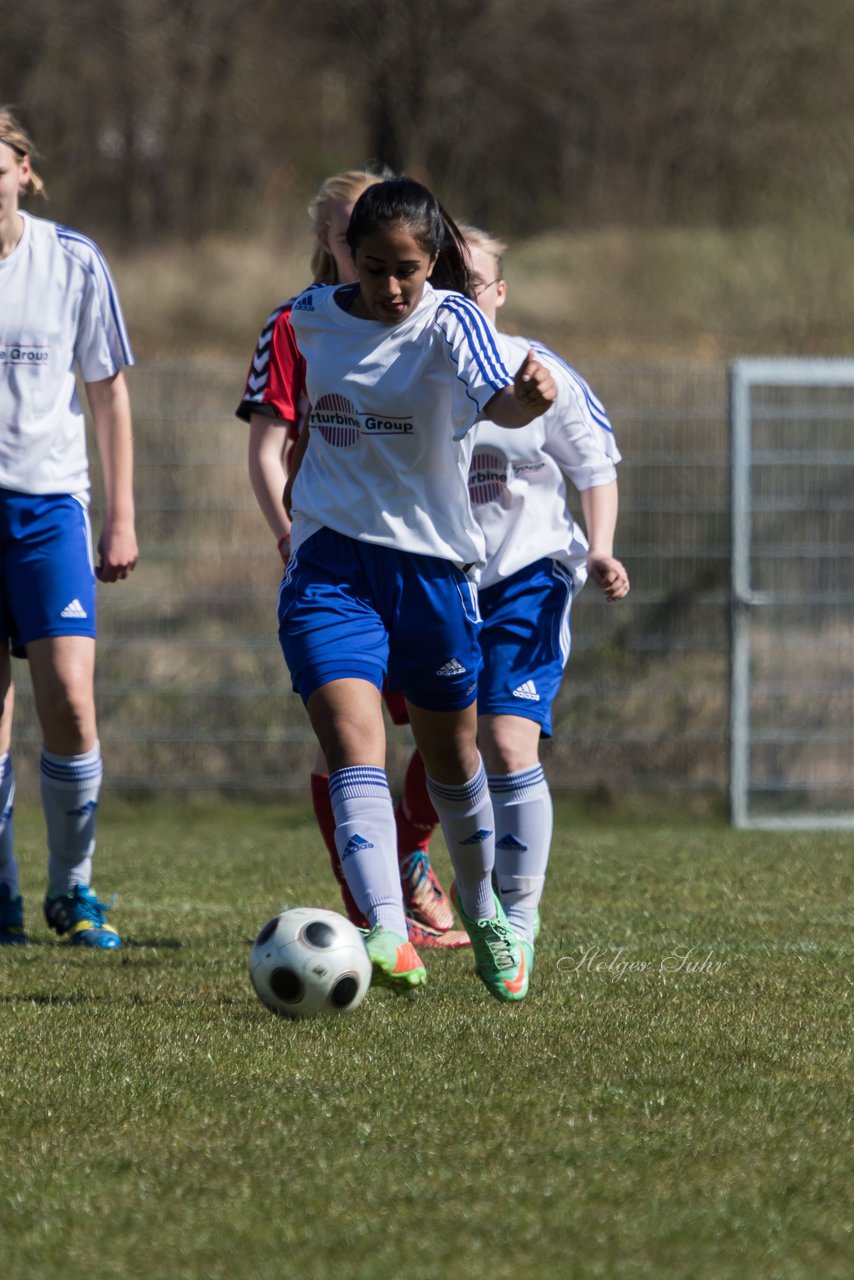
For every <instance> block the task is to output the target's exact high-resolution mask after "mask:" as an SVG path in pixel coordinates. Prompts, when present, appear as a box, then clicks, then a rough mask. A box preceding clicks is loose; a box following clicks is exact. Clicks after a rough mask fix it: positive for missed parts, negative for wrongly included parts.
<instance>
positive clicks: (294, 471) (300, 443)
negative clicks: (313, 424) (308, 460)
mask: <svg viewBox="0 0 854 1280" xmlns="http://www.w3.org/2000/svg"><path fill="white" fill-rule="evenodd" d="M308 441H309V435H308V427H304V428H303V429H302V431H301V432H300V433H299V437H298V439H297V442H296V444H295V445H294V452H293V457H292V458H291V470H290V474H289V475H288V482H287V484H286V485H285V492H284V498H283V501H284V504H285V511H286V512H287V514H288V518H289V519H290V518H291V510H292V503H291V497H292V494H293V490H294V483H295V481H296V478H297V476H298V475H299V469H300V467H301V466H302V460H303V458H304V457H305V451H306V449H307V448H308Z"/></svg>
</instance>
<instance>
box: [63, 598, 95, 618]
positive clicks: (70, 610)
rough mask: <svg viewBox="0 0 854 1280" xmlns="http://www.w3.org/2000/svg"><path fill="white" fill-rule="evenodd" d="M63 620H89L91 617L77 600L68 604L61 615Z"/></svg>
mask: <svg viewBox="0 0 854 1280" xmlns="http://www.w3.org/2000/svg"><path fill="white" fill-rule="evenodd" d="M59 616H60V617H61V618H88V617H89V615H88V613H87V612H86V610H85V609H84V608H83V605H82V604H81V603H80V601H79V600H77V599H76V598H75V599H74V600H72V601H71V603H70V604H67V605H66V606H65V608H64V609H63V611H62V613H61V614H60V615H59Z"/></svg>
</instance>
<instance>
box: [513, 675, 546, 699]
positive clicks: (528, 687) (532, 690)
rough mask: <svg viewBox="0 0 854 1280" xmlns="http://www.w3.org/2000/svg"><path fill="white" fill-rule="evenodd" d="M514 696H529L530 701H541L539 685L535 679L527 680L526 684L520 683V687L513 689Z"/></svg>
mask: <svg viewBox="0 0 854 1280" xmlns="http://www.w3.org/2000/svg"><path fill="white" fill-rule="evenodd" d="M513 697H514V698H527V699H528V701H529V702H539V700H540V695H539V694H538V693H537V686H536V685H535V684H534V682H533V680H526V681H525V683H524V684H520V685H519V688H518V689H514V690H513Z"/></svg>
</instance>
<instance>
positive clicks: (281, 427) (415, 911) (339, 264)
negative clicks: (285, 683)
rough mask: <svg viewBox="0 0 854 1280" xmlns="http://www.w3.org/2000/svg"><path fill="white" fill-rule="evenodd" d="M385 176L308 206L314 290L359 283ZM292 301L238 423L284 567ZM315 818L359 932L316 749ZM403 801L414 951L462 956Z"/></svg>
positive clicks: (324, 191)
mask: <svg viewBox="0 0 854 1280" xmlns="http://www.w3.org/2000/svg"><path fill="white" fill-rule="evenodd" d="M389 176H391V175H390V174H384V175H380V174H375V173H370V172H368V171H366V170H364V169H348V170H345V171H344V172H343V173H337V174H333V175H332V177H330V178H327V179H326V181H325V182H324V183H323V185H322V186H321V188H320V190H319V191H318V193H317V195H316V196H315V198H314V200H312V202H311V205H310V207H309V213H310V215H311V219H312V224H313V227H314V232H315V237H316V242H315V248H314V253H313V254H312V259H311V270H312V276H313V279H314V283H315V284H346V283H352V282H353V281H354V280H355V279H356V271H355V267H354V266H353V256H352V254H351V253H350V246H349V245H348V244H347V227H348V225H349V222H350V214H351V213H352V212H353V206H354V204H355V203H356V200H357V199H358V198H359V196H360V195H361V194H362V192H363V191H366V190H367V189H368V187H370V186H373V185H374V183H377V182H382V181H383V179H384V178H385V177H389ZM293 302H294V299H291V300H290V301H289V302H285V303H282V305H281V306H279V307H277V308H276V309H275V311H273V313H272V314H271V315H270V316H269V317H268V319H267V322H266V324H265V325H264V328H263V329H262V331H261V334H260V337H259V339H258V343H257V345H256V348H255V352H254V354H253V357H252V363H251V364H250V366H249V371H248V374H247V378H246V385H245V387H244V391H243V398H242V400H241V402H240V405H239V406H238V409H237V416H238V417H239V418H241V419H242V420H243V421H244V422H248V423H249V447H248V461H249V477H250V480H251V483H252V488H253V490H254V492H255V496H256V498H257V500H258V505H259V507H260V509H261V511H262V512H263V514H264V517H265V519H266V521H267V524H268V525H269V527H270V529H271V530H272V532H273V535H274V537H275V539H276V542H277V544H278V547H279V551H280V553H281V556H282V559H283V561H284V562H285V564H287V561H288V554H289V549H290V524H291V522H290V520H289V518H288V515H287V512H286V511H285V508H284V505H283V503H282V491H283V489H284V486H285V482H286V480H287V476H288V471H289V469H290V460H291V455H292V452H293V449H294V445H295V442H296V439H297V437H298V436H299V432H300V429H301V428H302V426H303V425H304V423H305V417H306V414H307V411H308V399H307V396H306V393H305V366H304V361H303V359H302V357H301V356H300V353H299V351H298V350H297V348H296V343H295V340H294V334H293V329H292V327H291V319H290V316H291V307H292V305H293ZM383 699H384V701H385V704H386V708H387V710H388V713H389V715H390V717H391V720H392V722H393V723H394V724H396V725H401V724H408V723H409V717H408V716H407V713H406V703H405V700H404V697H403V694H402V693H400V692H399V691H395V692H391V691H390V690H389V689H388V688H387V687H386V688H384V689H383ZM310 788H311V801H312V807H313V809H314V816H315V818H316V820H317V825H318V827H319V829H320V833H321V835H322V836H323V840H324V843H325V845H326V848H327V850H328V852H329V857H330V861H331V864H332V870H333V873H334V875H335V878H336V880H337V881H338V885H339V888H340V890H341V894H342V897H343V899H344V908H345V910H346V912H347V915H348V916H349V918H350V920H352V921H353V923H354V924H356V925H358V926H360V927H365V926H367V923H368V922H367V920H366V919H365V917H364V915H363V914H362V912H361V911H360V910H359V907H358V906H357V904H356V902H355V901H354V899H353V895H352V894H351V893H350V890H349V888H348V887H347V881H346V879H345V878H344V873H343V871H342V870H341V862H340V859H339V856H338V849H337V847H336V844H335V817H334V814H333V812H332V803H331V801H330V798H329V769H328V766H327V764H326V761H325V760H324V758H323V753H322V751H320V749H319V748H318V751H317V755H316V758H315V761H314V767H313V769H312V772H311V777H310ZM405 799H406V797H405V796H404V797H403V798H402V800H401V802H400V803H399V804H398V807H397V809H396V810H395V821H396V824H397V830H398V854H399V858H400V877H401V884H402V887H403V900H404V906H405V908H406V918H407V929H408V933H409V937H410V939H411V941H413V942H414V944H415V945H416V946H417V947H420V946H430V947H448V946H450V947H459V946H464V945H467V944H468V935H467V934H466V933H464V932H462V931H461V930H459V929H454V928H453V923H454V917H453V911H452V909H451V904H450V900H449V899H448V896H447V894H446V893H445V891H444V889H443V888H442V886H441V884H440V883H439V880H438V879H437V877H436V874H435V872H434V870H433V868H432V866H431V863H430V858H429V855H428V853H427V844H428V843H429V832H428V833H427V840H426V841H425V840H424V838H423V835H422V834H421V833H420V832H416V831H413V830H412V828H411V824H410V823H409V821H408V820H407V818H406V817H405V813H404V805H405Z"/></svg>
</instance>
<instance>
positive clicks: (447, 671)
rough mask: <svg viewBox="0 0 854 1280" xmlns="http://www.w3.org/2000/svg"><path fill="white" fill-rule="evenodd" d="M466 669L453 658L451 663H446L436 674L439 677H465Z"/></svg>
mask: <svg viewBox="0 0 854 1280" xmlns="http://www.w3.org/2000/svg"><path fill="white" fill-rule="evenodd" d="M465 671H466V669H465V667H464V666H463V664H462V663H461V662H457V660H456V658H451V660H450V662H446V663H445V665H444V667H440V668H439V670H438V671H437V672H436V675H437V676H462V675H465Z"/></svg>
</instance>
